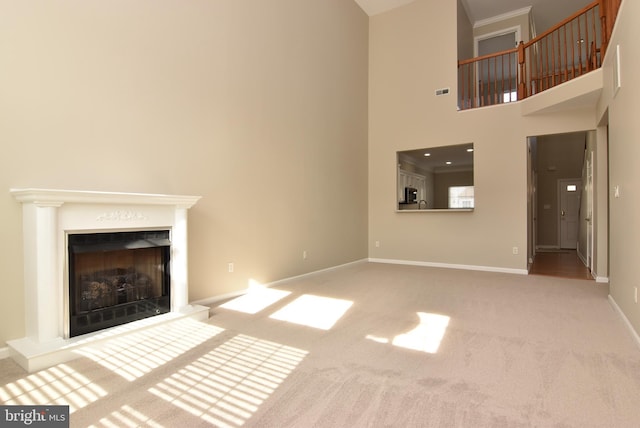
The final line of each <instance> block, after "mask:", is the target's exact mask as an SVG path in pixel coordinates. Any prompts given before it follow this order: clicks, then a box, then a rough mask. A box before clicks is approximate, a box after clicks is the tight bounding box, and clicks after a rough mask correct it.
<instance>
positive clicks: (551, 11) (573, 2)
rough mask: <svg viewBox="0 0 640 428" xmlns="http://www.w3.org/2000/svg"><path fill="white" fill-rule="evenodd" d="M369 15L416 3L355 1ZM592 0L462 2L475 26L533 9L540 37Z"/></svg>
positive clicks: (488, 0) (402, 1) (381, 0)
mask: <svg viewBox="0 0 640 428" xmlns="http://www.w3.org/2000/svg"><path fill="white" fill-rule="evenodd" d="M355 1H356V3H358V4H359V5H360V7H362V9H363V10H364V11H365V12H366V13H367V14H368V15H369V16H372V15H377V14H379V13H383V12H386V11H388V10H391V9H394V8H396V7H399V6H403V5H405V4H408V3H411V2H413V1H415V0H355ZM591 2H592V0H462V3H463V5H464V8H465V10H466V11H467V14H468V15H469V20H470V21H471V23H472V24H473V23H476V22H478V21H482V20H485V19H489V18H493V17H496V16H499V15H503V14H506V13H509V12H513V11H516V10H519V9H522V8H525V7H529V6H531V8H532V11H533V17H534V20H535V25H536V31H537V32H538V34H540V33H541V32H543V31H544V30H546V29H548V28H549V27H551V26H552V25H553V24H556V23H558V22H560V21H562V20H563V19H564V18H566V17H568V16H570V15H571V14H572V13H573V12H575V11H577V10H579V9H581V8H582V7H584V6H586V5H588V4H590V3H591Z"/></svg>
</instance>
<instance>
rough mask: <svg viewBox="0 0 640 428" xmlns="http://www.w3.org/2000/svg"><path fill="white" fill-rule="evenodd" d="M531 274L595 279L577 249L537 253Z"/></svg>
mask: <svg viewBox="0 0 640 428" xmlns="http://www.w3.org/2000/svg"><path fill="white" fill-rule="evenodd" d="M529 274H530V275H547V276H557V277H561V278H575V279H593V276H591V272H589V269H588V268H587V267H586V266H585V265H584V263H582V260H580V258H579V257H578V254H577V253H576V251H575V250H558V251H549V252H547V251H544V252H538V253H536V257H535V259H534V261H533V265H532V266H531V269H530V270H529Z"/></svg>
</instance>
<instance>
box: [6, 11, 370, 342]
mask: <svg viewBox="0 0 640 428" xmlns="http://www.w3.org/2000/svg"><path fill="white" fill-rule="evenodd" d="M367 45H368V18H367V16H366V15H365V14H364V13H363V12H362V10H361V9H360V8H359V7H358V6H357V4H356V3H355V2H353V1H344V0H323V1H311V0H270V1H268V2H265V1H262V0H249V1H236V0H218V1H200V0H196V1H188V2H187V1H177V0H136V1H130V0H113V1H101V0H70V1H59V0H53V1H47V2H42V1H35V0H23V1H18V2H3V3H2V5H1V6H0V70H1V71H0V75H1V76H2V78H1V79H0V94H2V95H1V96H0V140H1V141H2V156H1V160H0V213H2V214H1V215H2V223H3V227H2V228H0V241H1V242H2V243H3V245H2V249H0V272H2V282H1V283H0V293H1V294H0V295H1V298H0V347H2V344H3V343H4V342H5V341H6V340H9V339H14V338H17V337H21V336H22V335H23V334H24V322H23V321H22V319H23V310H22V308H23V307H24V306H23V303H24V301H23V286H22V265H23V258H22V242H21V230H20V229H21V208H20V205H19V204H18V203H17V202H16V201H15V200H14V199H13V198H12V197H11V196H10V195H9V189H10V188H16V187H45V188H63V189H89V190H105V191H123V192H150V193H172V194H194V195H202V196H203V198H202V200H201V201H200V202H199V203H198V204H197V205H196V206H195V207H194V208H192V210H191V211H190V213H189V217H190V231H189V239H190V246H189V251H190V267H189V275H190V285H191V290H190V299H191V300H198V299H204V298H209V297H212V296H217V295H222V294H225V293H229V292H233V291H238V290H242V289H244V288H246V287H247V281H248V280H249V279H250V278H252V279H255V280H257V281H261V282H268V281H274V280H278V279H282V278H286V277H290V276H293V275H298V274H302V273H305V272H310V271H314V270H318V269H322V268H326V267H329V266H335V265H339V264H342V263H347V262H351V261H354V260H358V259H362V258H365V257H366V256H367V67H368V59H367V55H368V48H367ZM303 250H306V251H307V253H308V259H307V260H304V261H303V259H302V251H303ZM228 262H234V263H235V273H233V274H229V273H227V263H228Z"/></svg>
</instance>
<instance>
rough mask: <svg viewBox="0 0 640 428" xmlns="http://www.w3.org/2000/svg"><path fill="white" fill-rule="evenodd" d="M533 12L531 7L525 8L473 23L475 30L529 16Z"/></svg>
mask: <svg viewBox="0 0 640 428" xmlns="http://www.w3.org/2000/svg"><path fill="white" fill-rule="evenodd" d="M529 12H531V6H527V7H523V8H521V9H516V10H512V11H511V12H507V13H503V14H500V15H496V16H492V17H491V18H487V19H481V20H480V21H476V22H474V23H473V28H479V27H484V26H485V25H489V24H495V23H496V22H502V21H504V20H506V19H511V18H516V17H518V16H522V15H527V14H529Z"/></svg>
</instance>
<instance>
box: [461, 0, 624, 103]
mask: <svg viewBox="0 0 640 428" xmlns="http://www.w3.org/2000/svg"><path fill="white" fill-rule="evenodd" d="M621 2H622V0H597V1H594V2H593V3H591V4H589V5H588V6H586V7H584V8H583V9H581V10H579V11H578V12H576V13H575V14H573V15H572V16H570V17H569V18H567V19H565V20H563V21H562V22H560V23H558V24H557V25H555V26H553V27H552V28H550V29H549V30H547V31H545V32H544V33H543V34H541V35H540V36H538V37H536V38H534V39H532V40H530V41H528V42H526V43H525V42H520V43H519V45H518V47H516V48H514V49H509V50H506V51H502V52H497V53H494V54H490V55H484V56H481V57H477V58H471V59H467V60H463V61H458V96H459V101H458V103H459V108H460V109H461V110H465V109H470V108H475V107H484V106H490V105H496V104H503V103H509V102H512V101H517V100H522V99H524V98H527V97H529V96H531V95H535V94H537V93H540V92H542V91H544V90H546V89H549V88H552V87H554V86H557V85H559V84H561V83H564V82H567V81H569V80H571V79H574V78H576V77H579V76H582V75H583V74H585V73H588V72H590V71H592V70H595V69H597V68H600V66H601V65H602V58H603V57H604V54H605V51H606V48H607V44H608V41H609V38H610V36H611V31H612V30H613V25H614V23H615V18H616V16H617V13H618V9H619V8H620V3H621Z"/></svg>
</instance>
